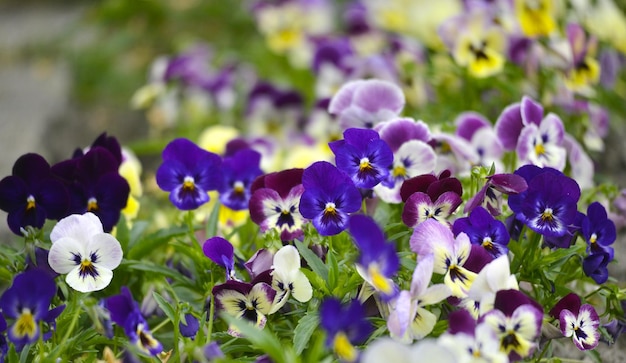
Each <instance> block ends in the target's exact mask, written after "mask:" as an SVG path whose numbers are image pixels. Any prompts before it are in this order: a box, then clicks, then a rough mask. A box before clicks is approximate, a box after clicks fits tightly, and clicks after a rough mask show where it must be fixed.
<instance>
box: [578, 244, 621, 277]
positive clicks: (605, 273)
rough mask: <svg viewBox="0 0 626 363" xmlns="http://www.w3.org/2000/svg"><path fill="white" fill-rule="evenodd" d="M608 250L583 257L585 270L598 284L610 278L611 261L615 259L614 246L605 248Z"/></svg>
mask: <svg viewBox="0 0 626 363" xmlns="http://www.w3.org/2000/svg"><path fill="white" fill-rule="evenodd" d="M605 249H606V250H607V251H606V252H598V253H594V254H591V255H588V256H586V257H585V258H584V259H583V272H584V273H585V275H587V276H589V277H591V278H592V279H593V281H595V282H596V283H597V284H603V283H605V282H606V281H607V280H608V279H609V270H608V265H609V262H611V261H612V260H613V253H614V252H613V248H611V247H607V248H605Z"/></svg>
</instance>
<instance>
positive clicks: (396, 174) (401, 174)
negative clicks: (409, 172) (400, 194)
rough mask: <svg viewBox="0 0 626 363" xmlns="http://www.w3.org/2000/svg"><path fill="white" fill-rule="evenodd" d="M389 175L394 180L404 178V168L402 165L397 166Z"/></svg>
mask: <svg viewBox="0 0 626 363" xmlns="http://www.w3.org/2000/svg"><path fill="white" fill-rule="evenodd" d="M391 174H392V175H393V177H394V178H397V177H403V178H405V177H406V168H405V167H404V166H402V165H398V166H396V167H394V168H393V171H392V172H391Z"/></svg>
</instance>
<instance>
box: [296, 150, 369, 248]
mask: <svg viewBox="0 0 626 363" xmlns="http://www.w3.org/2000/svg"><path fill="white" fill-rule="evenodd" d="M302 185H303V186H304V193H302V197H301V199H300V213H301V214H302V216H303V217H304V218H308V219H310V220H311V222H312V223H313V226H315V228H316V229H317V231H318V232H319V234H320V235H322V236H331V235H335V234H338V233H340V232H341V231H343V230H344V229H346V227H347V226H348V215H349V214H350V213H354V212H356V211H358V210H359V209H360V208H361V193H360V192H359V190H358V189H357V187H355V186H354V184H353V183H352V180H351V179H350V177H348V176H347V175H346V174H344V173H343V172H341V171H340V170H338V169H337V168H336V167H335V166H333V165H332V164H330V163H328V162H325V161H318V162H316V163H314V164H313V165H311V166H309V167H308V168H306V169H305V170H304V173H303V174H302Z"/></svg>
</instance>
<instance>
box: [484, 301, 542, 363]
mask: <svg viewBox="0 0 626 363" xmlns="http://www.w3.org/2000/svg"><path fill="white" fill-rule="evenodd" d="M542 320H543V308H542V307H541V305H539V303H537V302H536V301H534V300H532V299H531V298H529V297H528V296H526V295H525V294H524V293H523V292H520V291H518V290H514V289H511V290H500V291H498V292H497V293H496V298H495V301H494V309H493V310H491V311H490V312H488V313H487V314H485V316H484V317H482V318H481V321H484V322H485V323H487V324H488V325H489V326H490V327H491V328H492V329H493V330H494V331H495V333H496V335H497V339H498V341H499V342H500V350H501V351H503V352H504V353H506V354H507V355H508V356H509V359H510V360H511V361H517V360H520V359H522V358H525V357H528V356H530V355H531V354H532V352H533V351H534V350H535V348H536V347H537V341H536V340H537V338H538V337H539V335H540V333H541V324H542Z"/></svg>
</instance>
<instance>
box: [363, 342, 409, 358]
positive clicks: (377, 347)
mask: <svg viewBox="0 0 626 363" xmlns="http://www.w3.org/2000/svg"><path fill="white" fill-rule="evenodd" d="M413 361H414V360H413V359H412V357H411V349H410V348H409V347H408V346H406V345H404V344H402V343H398V342H396V341H394V340H392V339H390V338H379V339H376V340H375V341H374V342H373V343H371V344H370V345H369V346H368V348H367V349H366V350H365V352H363V357H362V358H361V362H362V363H380V362H394V363H411V362H413Z"/></svg>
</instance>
